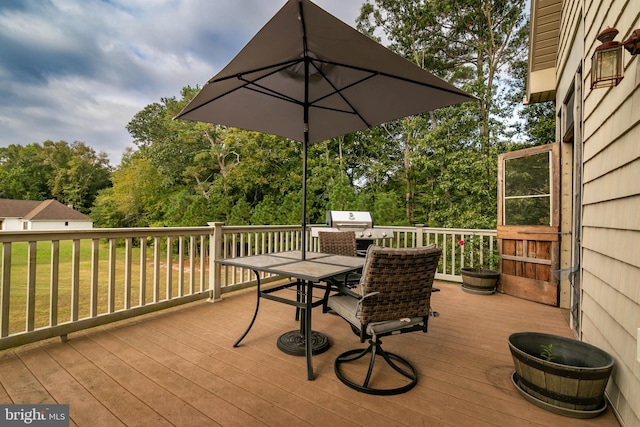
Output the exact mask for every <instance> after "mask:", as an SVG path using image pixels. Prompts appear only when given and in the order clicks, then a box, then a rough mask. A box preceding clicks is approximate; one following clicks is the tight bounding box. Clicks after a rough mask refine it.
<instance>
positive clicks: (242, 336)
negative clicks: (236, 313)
mask: <svg viewBox="0 0 640 427" xmlns="http://www.w3.org/2000/svg"><path fill="white" fill-rule="evenodd" d="M253 272H254V273H255V274H256V281H257V282H258V284H257V285H256V288H257V290H258V291H257V292H256V310H255V311H254V312H253V318H252V319H251V323H249V327H248V328H247V330H246V331H244V333H243V334H242V335H241V336H240V338H238V340H237V341H236V342H235V343H234V344H233V346H234V347H237V346H238V345H240V341H242V340H243V339H244V337H246V336H247V334H248V333H249V331H250V330H251V328H252V327H253V323H254V322H255V321H256V317H258V309H259V308H260V274H259V273H258V271H257V270H253Z"/></svg>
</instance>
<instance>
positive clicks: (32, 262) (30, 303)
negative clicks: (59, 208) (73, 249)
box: [26, 242, 38, 331]
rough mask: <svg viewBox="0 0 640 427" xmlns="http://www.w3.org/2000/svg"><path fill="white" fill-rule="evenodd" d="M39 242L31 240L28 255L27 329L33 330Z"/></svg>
mask: <svg viewBox="0 0 640 427" xmlns="http://www.w3.org/2000/svg"><path fill="white" fill-rule="evenodd" d="M37 249H38V242H29V246H28V250H27V251H28V252H27V253H28V255H27V316H26V321H27V325H26V328H27V331H33V329H34V328H35V316H36V265H37V262H38V260H37V258H36V253H37Z"/></svg>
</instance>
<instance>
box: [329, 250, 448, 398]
mask: <svg viewBox="0 0 640 427" xmlns="http://www.w3.org/2000/svg"><path fill="white" fill-rule="evenodd" d="M441 254H442V250H441V249H440V248H437V247H435V246H430V247H422V248H415V249H413V248H412V249H392V248H382V247H378V246H373V245H372V246H370V247H369V249H368V250H367V258H366V261H365V264H364V267H363V271H362V279H361V281H360V295H362V296H360V295H357V294H354V293H352V292H349V293H347V294H344V295H335V296H331V297H330V298H329V301H328V306H329V307H330V308H331V309H332V310H333V311H334V312H335V313H336V314H338V315H340V316H341V317H342V318H344V319H345V320H346V321H347V322H349V323H350V324H351V325H352V329H354V330H357V331H358V332H359V335H360V342H365V339H366V338H368V339H369V346H368V347H367V348H366V349H364V350H362V349H356V350H349V351H347V352H345V353H342V354H341V355H339V356H338V358H337V359H336V360H335V364H334V367H335V372H336V375H337V376H338V378H339V379H340V381H342V382H343V383H344V384H346V385H347V386H349V387H351V388H353V389H355V390H358V391H360V392H364V393H369V394H380V395H391V394H399V393H404V392H406V391H409V390H411V389H412V388H413V387H414V386H415V385H416V384H417V382H418V372H417V370H416V368H415V367H414V366H413V365H412V364H411V362H409V361H408V360H406V359H404V358H403V357H401V356H398V355H397V354H393V353H390V352H387V351H385V350H383V349H382V341H381V340H380V338H381V337H385V336H388V335H392V334H393V335H396V334H403V333H407V332H413V331H422V332H427V324H428V320H429V315H430V313H431V310H430V301H431V291H432V285H433V279H434V276H435V272H436V269H437V266H438V261H439V259H440V255H441ZM367 354H371V359H370V361H369V365H368V370H367V372H366V375H364V381H360V382H356V381H354V380H351V379H348V378H347V377H346V376H345V375H344V373H343V371H342V369H341V365H342V364H344V363H349V362H354V361H356V360H358V359H361V358H362V357H364V356H366V355H367ZM377 356H381V357H382V358H383V359H384V361H385V362H386V363H387V364H388V365H389V366H391V367H392V368H393V370H394V371H391V372H393V373H395V372H397V373H400V374H401V375H402V376H403V377H405V378H401V380H403V381H401V384H402V385H400V386H396V385H397V383H398V381H397V379H396V380H393V385H394V387H392V388H388V387H386V388H382V387H381V388H377V387H372V386H370V381H371V379H372V377H375V375H374V362H375V361H376V357H377ZM379 370H380V369H378V370H376V371H375V372H377V371H379ZM387 370H388V369H387ZM353 371H354V369H353V367H352V369H350V370H349V372H351V375H350V376H351V377H353ZM379 378H380V377H379ZM407 379H408V381H409V382H408V383H407ZM384 380H387V378H383V381H384ZM374 382H375V381H374Z"/></svg>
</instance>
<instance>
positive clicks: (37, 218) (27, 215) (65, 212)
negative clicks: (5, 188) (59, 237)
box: [0, 199, 93, 231]
mask: <svg viewBox="0 0 640 427" xmlns="http://www.w3.org/2000/svg"><path fill="white" fill-rule="evenodd" d="M91 228H93V221H91V219H90V218H89V217H88V216H86V215H84V214H82V213H80V212H78V211H76V210H75V209H73V208H70V207H68V206H65V205H63V204H62V203H60V202H58V201H56V200H52V199H51V200H44V201H34V200H10V199H0V231H20V230H87V229H91Z"/></svg>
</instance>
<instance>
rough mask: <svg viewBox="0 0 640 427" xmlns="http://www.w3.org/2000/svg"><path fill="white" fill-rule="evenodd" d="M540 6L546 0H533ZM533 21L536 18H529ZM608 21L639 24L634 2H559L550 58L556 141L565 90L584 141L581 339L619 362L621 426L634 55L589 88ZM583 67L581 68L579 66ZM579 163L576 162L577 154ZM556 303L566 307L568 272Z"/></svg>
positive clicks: (615, 392)
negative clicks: (602, 83)
mask: <svg viewBox="0 0 640 427" xmlns="http://www.w3.org/2000/svg"><path fill="white" fill-rule="evenodd" d="M532 1H533V3H534V9H535V5H538V6H539V5H541V4H542V3H540V2H541V1H543V0H532ZM534 25H535V24H534ZM607 27H615V28H617V29H618V30H619V34H618V36H617V37H616V40H617V41H623V40H625V39H626V38H627V37H629V34H630V33H631V32H632V31H633V30H634V29H636V28H640V1H638V0H563V1H562V13H561V15H560V29H559V32H558V48H557V51H558V57H557V60H556V71H557V73H556V108H557V118H558V121H557V126H556V136H557V140H558V141H562V140H563V136H564V135H565V131H566V129H564V123H563V119H564V117H565V116H566V114H567V113H569V112H567V111H564V109H565V108H566V107H565V101H566V97H567V95H568V94H570V93H571V92H572V90H573V89H574V88H575V89H576V90H577V91H578V94H579V86H580V85H582V95H581V100H578V101H577V104H580V105H577V106H576V110H575V111H576V114H577V117H576V123H581V124H582V127H581V129H577V130H576V132H575V135H576V144H579V143H580V138H581V140H582V163H581V168H580V166H578V171H579V172H581V173H582V194H581V196H582V202H581V206H580V218H581V229H580V231H581V234H582V238H581V262H580V266H581V269H580V284H581V293H580V319H579V320H580V325H579V338H580V339H582V340H583V341H585V342H589V343H591V344H594V345H596V346H598V347H600V348H602V349H604V350H606V351H608V352H609V353H610V354H611V355H612V356H613V357H614V359H615V361H616V367H615V369H614V373H613V376H612V381H609V385H608V388H607V397H608V398H609V400H610V402H611V405H612V407H613V409H614V411H615V412H616V413H617V415H618V417H619V419H620V422H621V424H622V425H623V426H626V427H631V426H634V427H635V426H640V360H639V357H640V354H638V334H640V243H639V242H640V65H639V61H640V55H638V56H636V57H632V56H631V55H630V54H629V53H628V52H627V51H626V50H625V51H624V53H623V55H624V74H625V77H624V79H623V80H622V81H621V82H620V84H619V85H618V86H617V87H614V88H608V89H595V90H593V91H592V90H591V89H590V79H591V56H592V54H593V52H594V49H595V48H596V47H597V46H598V45H599V44H600V42H599V41H598V40H597V35H598V34H599V33H600V32H601V31H602V30H604V29H605V28H607ZM580 69H582V73H581V74H579V70H580ZM559 144H561V153H562V160H561V165H562V166H561V167H562V171H561V177H562V186H561V194H562V200H561V206H562V215H561V223H562V230H561V231H562V245H561V268H562V269H566V270H569V269H570V268H571V267H572V262H571V252H572V240H573V239H574V238H575V236H574V234H573V233H574V231H575V230H572V226H573V224H572V221H571V217H572V213H573V203H572V201H573V197H574V192H573V188H572V180H573V176H574V175H573V173H574V169H573V168H574V166H573V165H574V159H573V153H574V148H575V146H574V145H573V144H571V143H564V142H559ZM578 164H580V162H578ZM561 284H562V293H561V306H563V307H566V306H567V300H568V299H570V295H569V294H568V293H567V289H568V284H567V281H566V279H565V280H564V281H563V282H562V283H561Z"/></svg>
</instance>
